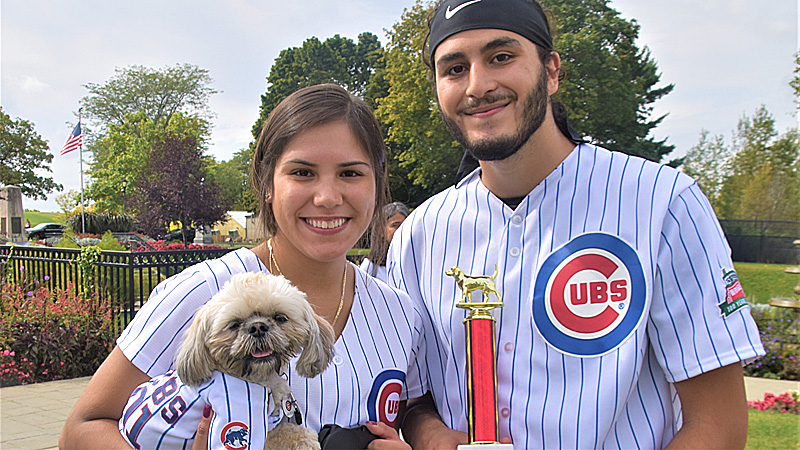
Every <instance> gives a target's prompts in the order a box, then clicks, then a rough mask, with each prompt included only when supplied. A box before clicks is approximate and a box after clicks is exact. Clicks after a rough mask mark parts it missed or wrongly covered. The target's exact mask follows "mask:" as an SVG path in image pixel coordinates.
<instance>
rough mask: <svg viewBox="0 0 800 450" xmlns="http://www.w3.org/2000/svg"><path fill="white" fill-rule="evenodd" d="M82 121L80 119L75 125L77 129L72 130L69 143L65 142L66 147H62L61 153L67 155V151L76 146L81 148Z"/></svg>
mask: <svg viewBox="0 0 800 450" xmlns="http://www.w3.org/2000/svg"><path fill="white" fill-rule="evenodd" d="M81 142H82V140H81V122H80V120H79V121H78V124H77V125H75V129H74V130H72V134H70V135H69V138H68V139H67V143H66V144H64V148H62V149H61V154H62V155H66V154H67V153H69V152H71V151H73V150H75V149H76V148H80V146H81Z"/></svg>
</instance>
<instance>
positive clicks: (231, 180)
mask: <svg viewBox="0 0 800 450" xmlns="http://www.w3.org/2000/svg"><path fill="white" fill-rule="evenodd" d="M251 159H252V152H251V151H250V150H249V149H244V150H239V151H238V152H236V153H235V154H234V155H233V158H231V160H230V161H223V162H221V163H218V164H213V165H212V166H211V167H209V178H210V179H211V180H213V181H214V182H216V183H217V184H218V185H219V186H220V188H222V196H223V198H224V199H225V201H226V202H228V203H229V204H230V205H231V209H232V210H234V211H255V209H256V205H257V204H258V202H256V197H255V194H254V193H253V192H252V188H251V186H250V177H249V173H250V161H251Z"/></svg>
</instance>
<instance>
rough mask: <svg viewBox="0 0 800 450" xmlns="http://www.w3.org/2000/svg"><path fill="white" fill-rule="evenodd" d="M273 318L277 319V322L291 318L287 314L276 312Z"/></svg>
mask: <svg viewBox="0 0 800 450" xmlns="http://www.w3.org/2000/svg"><path fill="white" fill-rule="evenodd" d="M273 319H275V322H278V323H284V322H286V321H287V320H289V318H288V317H286V315H285V314H275V316H273Z"/></svg>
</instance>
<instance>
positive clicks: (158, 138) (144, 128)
mask: <svg viewBox="0 0 800 450" xmlns="http://www.w3.org/2000/svg"><path fill="white" fill-rule="evenodd" d="M208 128H209V125H208V123H207V122H206V121H205V120H204V119H201V118H198V117H195V116H188V115H185V114H183V113H180V112H178V113H175V114H173V117H172V118H171V119H170V121H169V123H168V124H167V126H166V128H164V127H163V124H162V122H160V121H156V120H153V119H150V118H148V117H146V116H145V113H144V112H139V113H135V114H128V115H126V116H125V118H124V120H123V121H122V123H121V124H111V125H110V126H109V129H108V131H107V132H106V134H105V136H103V137H102V138H101V139H99V140H97V141H95V143H94V144H93V148H94V155H95V156H94V160H93V161H92V162H91V164H90V169H89V170H88V174H89V175H90V176H91V177H92V183H91V184H90V185H89V186H88V187H87V188H86V191H85V195H86V197H88V198H91V199H93V200H94V202H95V203H94V208H95V210H96V211H98V212H114V213H120V212H122V206H123V198H122V180H127V181H128V188H127V192H126V197H127V199H131V198H132V197H133V196H134V195H135V192H134V190H133V189H132V187H133V186H135V185H136V183H137V180H138V179H139V176H140V174H141V173H142V171H143V170H144V168H145V167H147V166H148V164H149V162H150V160H151V158H152V156H153V152H154V151H155V149H156V148H158V147H159V146H160V145H162V143H163V140H164V139H165V137H166V136H168V135H170V134H173V135H174V134H177V135H181V136H192V137H193V139H194V141H195V142H196V144H197V145H198V146H199V148H201V149H205V148H206V147H205V146H206V141H205V139H206V136H208ZM127 204H128V205H130V204H131V203H130V202H127Z"/></svg>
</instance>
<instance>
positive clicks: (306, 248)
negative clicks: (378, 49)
mask: <svg viewBox="0 0 800 450" xmlns="http://www.w3.org/2000/svg"><path fill="white" fill-rule="evenodd" d="M251 176H252V179H253V184H254V186H255V189H256V190H257V194H258V198H259V211H260V216H259V219H260V221H259V223H260V224H261V226H262V227H263V229H264V231H265V233H266V234H265V235H268V236H271V238H269V239H268V240H267V241H265V242H263V243H261V244H260V245H258V246H256V247H255V248H253V249H252V250H248V249H240V250H237V251H235V252H231V253H229V254H227V255H225V256H223V257H222V258H219V259H217V260H212V261H207V262H204V263H201V264H198V265H196V266H194V267H192V268H189V269H187V270H185V271H184V272H182V273H181V274H178V275H176V276H174V277H172V278H170V279H168V280H166V281H164V282H163V283H161V284H160V285H159V286H158V287H157V288H156V289H155V290H154V292H153V293H152V294H151V296H150V299H149V300H148V301H147V303H146V304H145V305H144V306H143V308H142V309H141V310H140V311H139V312H138V313H137V315H136V317H135V318H134V320H133V321H132V322H131V324H130V325H129V326H128V327H127V328H126V329H125V331H124V332H123V334H122V335H121V336H120V338H119V339H118V341H117V347H116V348H115V349H114V350H113V351H112V353H111V355H109V357H108V359H107V360H106V361H105V362H104V363H103V365H102V366H101V367H100V368H99V369H98V371H97V373H96V374H95V376H94V377H93V378H92V380H91V382H90V383H89V385H88V386H87V388H86V391H85V392H84V393H83V395H82V396H81V398H80V399H79V400H78V402H77V403H76V405H75V407H74V409H73V411H72V412H71V413H70V415H69V417H68V418H67V421H66V423H65V426H64V430H63V431H62V434H61V439H60V443H59V444H60V447H61V448H62V449H66V448H80V449H86V448H92V447H95V448H105V449H107V448H112V447H117V448H129V447H128V446H127V444H126V443H125V441H124V440H123V438H122V437H121V435H120V433H119V431H118V428H117V421H118V420H119V418H120V415H121V412H122V409H123V407H124V405H125V403H126V402H127V399H128V397H129V395H130V394H131V392H132V391H133V389H134V388H135V387H136V386H137V385H138V384H140V383H142V382H144V381H146V380H148V379H149V378H151V377H153V376H155V375H159V374H162V373H165V372H167V371H168V370H170V369H171V368H172V365H173V360H174V356H175V353H176V351H177V347H178V345H179V343H180V341H181V337H182V334H183V332H184V330H185V329H186V328H187V327H188V325H189V323H190V322H191V319H192V316H193V314H194V312H195V311H196V309H197V308H198V307H200V306H201V305H202V304H204V303H205V302H206V301H208V300H209V299H210V298H211V297H212V296H213V295H214V293H216V292H217V291H218V290H219V288H220V287H221V286H222V285H223V284H224V282H225V281H226V280H227V279H229V278H230V277H231V275H233V274H235V273H239V272H244V271H268V272H270V273H273V274H275V275H283V276H285V277H286V278H288V279H289V280H290V281H291V282H292V283H293V284H294V285H295V286H297V287H298V288H299V289H300V290H302V291H304V292H305V293H306V294H307V296H308V301H309V302H310V303H311V305H312V306H313V307H314V309H315V311H316V312H317V314H319V315H320V316H322V317H324V318H326V319H327V320H328V321H330V323H331V325H332V326H333V328H334V331H335V333H336V338H337V340H336V343H335V355H334V358H333V362H332V363H331V365H330V366H329V367H328V368H327V369H326V371H325V372H323V373H322V374H320V375H319V376H317V377H315V378H313V379H305V378H302V377H299V376H298V375H296V374H295V373H294V370H292V369H293V365H292V367H290V370H289V373H288V374H287V376H288V378H289V382H290V385H291V388H292V392H293V394H294V396H295V398H296V399H297V401H298V404H299V407H300V410H301V411H302V413H303V417H302V418H303V423H304V425H305V426H307V427H309V428H311V429H314V430H316V431H319V430H320V428H321V427H322V426H323V425H325V424H336V425H339V426H342V427H355V426H358V425H364V424H367V427H368V429H369V430H370V431H371V432H372V433H373V434H376V435H378V436H379V437H380V438H382V439H384V440H385V441H386V442H385V444H387V445H388V446H389V447H391V448H398V449H399V448H405V449H407V448H409V447H408V446H407V445H406V444H405V443H404V442H402V441H400V440H399V439H398V438H397V433H396V432H395V431H394V429H393V428H392V427H393V426H394V425H395V424H396V422H397V419H398V405H400V404H401V403H402V401H403V400H405V399H406V398H409V397H418V396H420V395H422V394H423V393H424V390H425V386H426V379H425V373H424V368H423V369H420V367H419V366H417V364H416V360H417V358H423V357H424V355H422V353H420V352H421V348H422V345H421V343H420V341H421V330H422V322H421V316H420V314H419V312H418V311H417V310H416V309H415V308H414V307H413V306H410V302H409V301H408V298H407V297H406V296H405V295H404V294H402V293H400V292H399V291H396V290H392V289H389V288H387V287H386V286H384V285H382V284H381V283H374V282H367V280H368V279H369V277H368V275H367V274H366V273H364V272H363V271H361V270H360V269H358V268H357V267H356V266H354V265H353V264H351V263H349V262H348V261H347V259H346V254H347V251H348V250H350V248H351V247H352V246H353V245H354V244H355V243H356V241H357V240H358V239H359V237H360V236H361V235H362V234H363V233H364V232H365V231H366V230H367V228H368V227H369V226H370V225H372V226H373V227H375V226H377V227H383V226H384V223H385V221H384V219H383V216H382V215H381V214H380V211H381V208H382V207H383V204H384V202H385V198H386V196H387V194H386V191H387V188H386V162H385V153H384V145H383V138H382V136H381V132H380V128H379V126H378V123H377V121H376V120H375V118H374V116H373V115H372V111H370V109H369V107H368V106H367V105H366V104H365V103H364V102H362V101H360V100H358V99H356V98H354V97H352V96H351V95H349V94H348V93H347V92H346V91H345V90H343V89H342V88H340V87H338V86H335V85H319V86H312V87H308V88H304V89H301V90H299V91H297V92H295V93H294V94H292V95H290V96H289V97H287V98H286V99H285V100H284V101H283V102H281V103H280V104H279V105H278V106H277V107H276V108H275V109H274V110H273V112H272V113H271V114H270V116H269V118H268V119H267V121H266V122H265V124H264V128H263V130H262V132H261V136H260V137H259V140H258V145H257V148H256V152H255V155H254V158H253V164H252V169H251ZM214 432H215V430H211V433H212V436H211V439H214V438H215V436H214V435H213V433H214ZM195 444H196V445H195V448H198V445H197V444H198V443H195Z"/></svg>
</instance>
